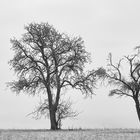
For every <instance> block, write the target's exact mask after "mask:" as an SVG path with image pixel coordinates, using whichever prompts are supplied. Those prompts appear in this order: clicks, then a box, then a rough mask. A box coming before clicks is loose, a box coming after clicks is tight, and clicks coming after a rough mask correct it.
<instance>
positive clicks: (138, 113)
mask: <svg viewBox="0 0 140 140" xmlns="http://www.w3.org/2000/svg"><path fill="white" fill-rule="evenodd" d="M135 103H136V111H137V115H138V119H139V121H140V103H139V100H138V99H137V100H135Z"/></svg>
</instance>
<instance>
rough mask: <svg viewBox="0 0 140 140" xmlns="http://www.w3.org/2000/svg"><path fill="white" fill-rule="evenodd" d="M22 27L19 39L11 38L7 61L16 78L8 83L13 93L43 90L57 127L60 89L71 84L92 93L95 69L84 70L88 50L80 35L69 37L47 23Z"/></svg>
mask: <svg viewBox="0 0 140 140" xmlns="http://www.w3.org/2000/svg"><path fill="white" fill-rule="evenodd" d="M25 30H26V32H25V33H24V34H23V36H22V37H21V39H19V40H17V39H15V38H14V39H11V43H12V49H13V51H14V53H15V55H14V57H13V59H12V60H10V61H9V64H10V65H11V67H12V68H13V69H14V71H15V73H16V74H17V77H18V80H17V81H12V82H9V84H8V85H9V86H10V88H11V89H12V90H13V91H14V92H16V93H20V92H21V91H22V92H24V93H28V94H31V95H36V94H41V93H43V94H46V97H47V99H48V108H49V116H50V117H49V118H50V124H51V129H52V130H57V129H58V123H57V120H56V113H57V111H59V109H58V107H59V105H60V102H59V101H60V97H61V91H62V90H63V89H64V88H69V87H72V88H74V89H78V90H80V91H81V92H82V93H83V94H84V95H89V94H93V89H94V87H95V82H96V71H94V70H92V71H88V72H85V71H84V67H85V64H86V63H88V62H89V61H90V54H89V53H88V52H87V51H86V50H85V46H84V41H83V40H82V38H81V37H73V38H70V37H68V36H67V35H66V34H64V33H59V32H58V31H57V30H56V29H54V27H53V26H50V25H49V24H48V23H41V24H37V23H31V24H29V25H28V26H26V27H25Z"/></svg>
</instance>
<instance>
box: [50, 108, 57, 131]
mask: <svg viewBox="0 0 140 140" xmlns="http://www.w3.org/2000/svg"><path fill="white" fill-rule="evenodd" d="M50 123H51V130H57V129H58V124H57V122H56V111H55V110H54V109H53V108H51V109H50Z"/></svg>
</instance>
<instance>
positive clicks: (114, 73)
mask: <svg viewBox="0 0 140 140" xmlns="http://www.w3.org/2000/svg"><path fill="white" fill-rule="evenodd" d="M102 77H103V78H105V79H106V78H107V81H108V84H109V85H113V86H114V88H113V89H112V90H110V93H109V96H114V95H118V96H120V97H122V96H126V97H130V98H131V99H133V101H134V102H135V105H136V111H137V115H138V118H139V121H140V54H139V53H136V54H134V55H128V56H124V57H123V58H122V59H120V60H119V62H118V63H117V64H114V63H113V61H112V54H111V53H110V54H109V59H108V66H107V69H106V70H105V69H102Z"/></svg>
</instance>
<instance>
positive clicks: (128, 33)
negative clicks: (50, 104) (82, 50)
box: [0, 0, 140, 128]
mask: <svg viewBox="0 0 140 140" xmlns="http://www.w3.org/2000/svg"><path fill="white" fill-rule="evenodd" d="M31 22H38V23H40V22H48V23H49V24H51V25H53V26H54V27H55V28H56V29H57V30H59V31H60V32H65V33H67V34H69V35H72V36H81V37H82V38H83V40H84V41H85V46H86V49H87V51H89V52H91V55H92V61H93V63H92V64H91V66H90V68H96V67H99V66H105V65H106V59H107V56H108V53H109V52H112V54H113V56H114V57H115V58H119V57H121V56H123V55H127V54H131V52H132V51H133V48H134V47H135V46H137V45H140V1H139V0H0V40H1V41H0V42H1V43H0V128H49V127H50V126H49V121H48V120H46V119H41V120H34V119H32V118H31V117H29V116H28V117H27V116H26V115H27V114H28V113H30V112H32V111H33V109H34V107H35V105H36V104H37V103H38V101H39V97H29V96H27V95H24V94H21V95H19V96H16V95H15V94H14V93H12V92H11V91H10V90H8V89H7V88H6V85H5V83H6V82H8V81H11V80H12V79H13V78H14V75H13V71H12V70H10V68H9V65H8V64H7V62H8V61H9V60H10V59H12V57H13V52H12V50H10V48H11V44H10V38H13V37H16V38H20V37H21V35H22V34H23V33H24V32H25V31H24V26H25V25H27V24H28V23H31ZM69 92H70V93H69ZM69 92H68V95H71V97H72V99H73V101H74V108H75V109H77V110H79V111H80V112H82V113H81V114H80V115H79V116H78V117H77V119H74V120H69V119H68V120H66V121H64V123H63V126H64V127H65V128H68V127H69V128H72V127H74V128H79V127H82V128H138V127H139V122H138V118H137V114H136V111H135V105H134V103H133V101H132V100H131V99H129V98H116V97H112V98H110V97H108V96H107V95H108V92H109V88H107V87H100V88H99V89H96V90H95V92H96V96H93V98H92V99H91V98H87V99H84V96H82V95H81V94H80V93H79V92H73V91H69Z"/></svg>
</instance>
